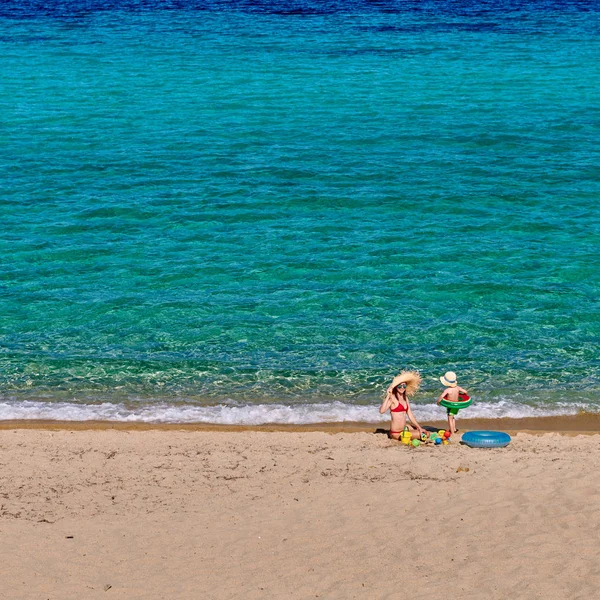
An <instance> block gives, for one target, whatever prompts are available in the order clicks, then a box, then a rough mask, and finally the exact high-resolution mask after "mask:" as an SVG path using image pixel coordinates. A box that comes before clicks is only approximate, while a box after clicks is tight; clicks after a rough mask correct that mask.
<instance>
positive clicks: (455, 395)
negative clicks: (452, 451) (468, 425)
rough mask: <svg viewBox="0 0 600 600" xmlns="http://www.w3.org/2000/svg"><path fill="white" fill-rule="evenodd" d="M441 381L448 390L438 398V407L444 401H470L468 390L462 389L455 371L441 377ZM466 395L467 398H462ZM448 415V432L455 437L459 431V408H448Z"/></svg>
mask: <svg viewBox="0 0 600 600" xmlns="http://www.w3.org/2000/svg"><path fill="white" fill-rule="evenodd" d="M440 381H441V382H442V383H443V384H444V385H445V386H446V389H445V390H444V391H443V392H442V395H441V396H440V397H439V398H438V401H437V403H438V406H439V404H440V402H441V401H442V400H447V401H448V402H463V401H464V400H468V399H469V394H468V392H467V390H465V389H463V388H461V387H460V386H459V385H458V382H457V381H456V373H454V371H448V372H447V373H446V374H445V375H443V376H442V377H440ZM463 394H464V395H465V396H466V398H461V395H463ZM446 410H447V414H448V431H450V433H451V434H452V435H454V434H455V433H456V432H457V431H458V429H456V417H455V415H456V413H458V408H447V409H446Z"/></svg>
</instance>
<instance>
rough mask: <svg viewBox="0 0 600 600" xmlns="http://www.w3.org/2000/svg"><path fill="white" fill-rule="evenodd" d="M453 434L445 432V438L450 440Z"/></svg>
mask: <svg viewBox="0 0 600 600" xmlns="http://www.w3.org/2000/svg"><path fill="white" fill-rule="evenodd" d="M451 435H452V434H451V433H450V432H449V431H444V438H445V439H447V440H449V439H450V436H451Z"/></svg>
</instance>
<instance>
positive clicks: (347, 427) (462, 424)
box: [0, 413, 600, 435]
mask: <svg viewBox="0 0 600 600" xmlns="http://www.w3.org/2000/svg"><path fill="white" fill-rule="evenodd" d="M445 423H446V422H445V421H442V420H436V421H422V422H421V425H423V426H425V427H427V426H432V427H436V428H440V429H443V428H444V427H445ZM458 426H459V429H460V432H461V433H462V432H464V431H470V430H474V429H492V430H501V431H506V432H507V433H535V434H542V433H561V434H589V435H592V434H598V433H600V414H592V413H581V414H578V415H570V416H558V417H526V418H522V419H510V418H500V419H466V418H465V419H459V420H458ZM388 428H389V424H388V423H361V422H350V421H348V422H335V423H309V424H279V423H273V424H269V423H266V424H263V425H222V424H216V423H144V422H131V421H52V420H42V419H39V420H38V419H35V420H33V419H32V420H20V419H15V420H6V421H0V430H8V429H41V430H52V431H64V430H71V431H88V430H97V431H105V430H120V431H223V432H231V433H234V432H244V431H263V432H290V433H291V432H310V431H317V432H325V433H332V434H333V433H357V432H363V433H369V432H371V433H386V432H387V430H388Z"/></svg>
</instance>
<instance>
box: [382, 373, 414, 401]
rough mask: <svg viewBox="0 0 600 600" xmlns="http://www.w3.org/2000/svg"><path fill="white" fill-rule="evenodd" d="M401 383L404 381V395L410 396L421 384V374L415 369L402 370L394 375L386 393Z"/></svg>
mask: <svg viewBox="0 0 600 600" xmlns="http://www.w3.org/2000/svg"><path fill="white" fill-rule="evenodd" d="M401 383H406V395H407V396H412V395H413V394H414V393H415V392H416V391H417V390H418V389H419V387H420V386H421V374H420V373H418V372H417V371H402V372H401V373H400V375H396V377H394V379H393V380H392V383H391V384H390V386H389V387H388V389H387V391H388V393H389V392H391V391H392V390H393V389H394V388H395V387H396V386H398V385H400V384H401Z"/></svg>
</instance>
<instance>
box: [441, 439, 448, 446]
mask: <svg viewBox="0 0 600 600" xmlns="http://www.w3.org/2000/svg"><path fill="white" fill-rule="evenodd" d="M449 443H450V442H449V441H448V440H442V444H444V446H447V445H448V444H449Z"/></svg>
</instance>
